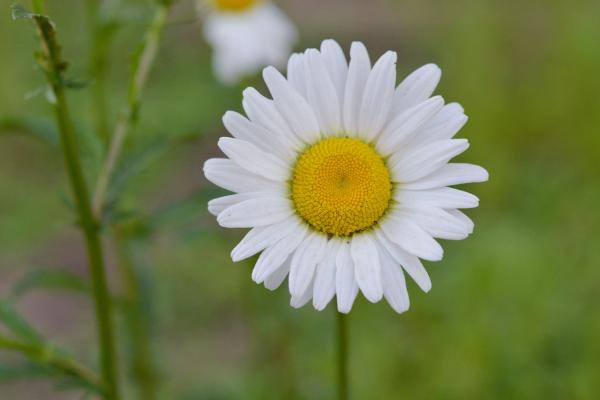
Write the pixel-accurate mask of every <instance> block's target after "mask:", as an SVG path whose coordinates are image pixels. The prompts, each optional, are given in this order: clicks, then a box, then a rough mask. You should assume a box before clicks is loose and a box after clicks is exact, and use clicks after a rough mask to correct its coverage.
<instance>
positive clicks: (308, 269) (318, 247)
mask: <svg viewBox="0 0 600 400" xmlns="http://www.w3.org/2000/svg"><path fill="white" fill-rule="evenodd" d="M326 248H327V236H325V235H323V234H322V233H320V232H312V233H310V234H309V235H308V236H307V237H306V238H305V239H304V241H303V242H302V243H301V244H300V246H298V250H296V253H294V257H293V258H292V266H291V267H290V278H289V284H290V293H291V294H292V296H296V297H300V296H302V295H303V294H304V293H305V291H306V289H307V288H308V286H309V285H310V283H311V281H312V279H313V277H314V274H315V269H316V267H317V264H318V263H320V262H321V260H322V259H323V257H324V256H325V249H326Z"/></svg>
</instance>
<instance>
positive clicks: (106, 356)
mask: <svg viewBox="0 0 600 400" xmlns="http://www.w3.org/2000/svg"><path fill="white" fill-rule="evenodd" d="M34 21H35V23H36V26H37V28H38V33H39V36H40V39H41V44H42V55H41V56H40V57H39V60H38V61H39V62H40V65H41V67H42V68H43V69H44V71H45V73H46V77H47V79H48V83H49V84H50V87H51V90H52V94H53V97H54V98H53V101H52V103H53V109H54V114H55V117H56V121H57V124H58V128H59V132H60V139H61V146H62V150H63V156H64V162H65V165H66V169H67V172H68V176H69V182H70V186H71V190H72V192H73V195H74V197H75V204H76V208H77V213H78V217H79V223H80V225H81V228H82V230H83V233H84V237H85V243H86V250H87V258H88V263H89V268H90V275H91V283H92V292H93V296H94V303H95V311H96V321H97V327H98V340H99V347H100V354H101V369H102V378H103V383H104V387H105V398H106V399H107V400H117V399H119V394H118V382H117V381H118V379H117V367H116V351H115V346H114V333H113V322H112V315H111V314H112V309H111V299H110V296H109V292H108V285H107V281H106V272H105V266H104V257H103V254H102V244H101V241H100V233H99V227H98V223H97V221H96V219H95V217H94V214H93V213H92V207H91V203H90V197H89V192H88V188H87V184H86V182H85V179H84V176H83V173H82V168H81V160H80V159H79V155H78V148H77V142H76V134H75V129H74V126H73V122H72V120H71V117H70V114H69V108H68V105H67V99H66V95H65V90H64V84H63V76H62V73H63V71H64V69H65V68H66V64H65V62H64V61H62V59H61V56H60V46H59V45H58V43H57V41H56V32H55V30H54V25H53V24H52V23H51V22H50V20H49V19H48V18H47V17H45V16H35V17H34Z"/></svg>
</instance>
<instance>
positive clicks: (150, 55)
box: [92, 1, 171, 217]
mask: <svg viewBox="0 0 600 400" xmlns="http://www.w3.org/2000/svg"><path fill="white" fill-rule="evenodd" d="M170 5H171V2H165V1H161V2H159V3H158V4H157V5H156V11H155V13H154V17H153V19H152V22H151V23H150V26H149V27H148V30H147V31H146V35H145V38H144V41H143V43H142V49H141V52H140V54H139V56H138V57H137V58H136V59H135V62H134V67H133V72H132V75H131V80H130V83H129V98H128V101H127V104H126V106H125V109H124V110H123V112H122V114H121V117H120V118H119V120H118V122H117V126H116V127H115V130H114V133H113V135H112V137H111V140H110V146H109V149H108V153H107V156H106V159H105V161H104V164H103V165H102V169H101V170H100V174H99V175H98V181H97V182H96V188H95V191H94V198H93V203H92V204H93V205H92V208H93V211H94V215H96V216H98V217H99V216H101V214H102V208H103V206H104V198H105V196H106V191H107V189H108V184H109V183H110V178H111V175H112V172H113V170H114V168H115V166H116V164H117V160H118V158H119V155H120V154H121V150H122V147H123V143H124V142H125V138H126V136H127V134H128V133H129V132H130V131H131V130H132V129H133V128H134V126H135V124H136V122H137V116H138V111H139V105H140V98H141V95H142V91H143V89H144V86H145V85H146V80H147V79H148V75H149V73H150V69H151V67H152V64H153V63H154V59H155V58H156V53H157V50H158V44H159V42H160V37H161V34H162V31H163V28H164V26H165V23H166V20H167V15H168V13H169V8H170Z"/></svg>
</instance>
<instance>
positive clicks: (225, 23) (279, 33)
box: [199, 0, 297, 84]
mask: <svg viewBox="0 0 600 400" xmlns="http://www.w3.org/2000/svg"><path fill="white" fill-rule="evenodd" d="M199 1H200V3H199V4H201V7H200V10H201V15H202V17H203V19H204V34H205V36H206V40H207V41H208V42H209V44H210V45H211V46H212V48H213V51H214V54H213V66H214V71H215V74H216V75H217V77H218V78H219V80H221V81H222V82H223V83H226V84H232V83H235V82H237V81H239V80H240V79H242V78H244V77H247V76H250V75H253V74H254V73H256V72H257V71H259V70H260V69H261V68H263V67H265V66H267V65H276V66H280V65H284V64H285V61H286V60H287V58H288V57H289V55H290V53H291V49H292V45H293V44H294V42H295V41H296V38H297V32H296V28H295V27H294V25H293V24H292V22H291V21H290V19H289V18H288V17H287V16H286V15H285V14H284V13H283V12H282V11H281V10H280V9H279V8H278V7H277V6H276V5H275V4H273V3H271V2H270V1H268V0H199Z"/></svg>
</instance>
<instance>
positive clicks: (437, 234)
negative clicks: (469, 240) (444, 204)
mask: <svg viewBox="0 0 600 400" xmlns="http://www.w3.org/2000/svg"><path fill="white" fill-rule="evenodd" d="M399 211H400V213H401V214H403V215H405V216H407V217H409V218H410V220H411V221H413V222H414V223H416V224H417V225H419V226H420V227H421V228H423V229H424V230H425V231H426V232H427V233H429V234H430V235H431V236H433V237H434V238H440V239H448V240H462V239H464V238H466V237H467V236H469V234H470V233H471V230H470V229H469V227H468V226H467V225H465V223H464V222H463V221H461V220H460V219H458V218H456V217H454V216H453V215H451V214H450V213H449V212H447V211H445V210H442V209H441V208H437V207H431V206H430V207H424V206H416V207H400V208H399Z"/></svg>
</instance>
